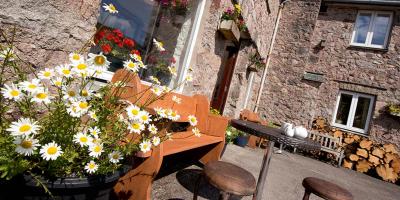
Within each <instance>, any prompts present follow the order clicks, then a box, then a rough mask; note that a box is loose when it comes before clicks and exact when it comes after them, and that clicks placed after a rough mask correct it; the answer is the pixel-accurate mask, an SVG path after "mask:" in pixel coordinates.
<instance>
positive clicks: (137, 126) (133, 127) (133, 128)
mask: <svg viewBox="0 0 400 200" xmlns="http://www.w3.org/2000/svg"><path fill="white" fill-rule="evenodd" d="M144 129H145V125H144V124H142V123H140V122H138V121H134V122H131V123H130V124H129V126H128V130H129V131H130V132H131V133H132V132H133V133H137V134H140V132H141V131H143V130H144Z"/></svg>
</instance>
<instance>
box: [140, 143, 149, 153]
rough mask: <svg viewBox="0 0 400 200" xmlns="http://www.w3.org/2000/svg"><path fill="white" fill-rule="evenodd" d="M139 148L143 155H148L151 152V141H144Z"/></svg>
mask: <svg viewBox="0 0 400 200" xmlns="http://www.w3.org/2000/svg"><path fill="white" fill-rule="evenodd" d="M139 148H140V151H142V152H143V153H146V152H148V151H150V150H151V142H150V140H143V141H142V142H141V143H140V144H139Z"/></svg>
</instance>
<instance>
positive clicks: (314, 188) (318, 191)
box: [303, 177, 353, 200]
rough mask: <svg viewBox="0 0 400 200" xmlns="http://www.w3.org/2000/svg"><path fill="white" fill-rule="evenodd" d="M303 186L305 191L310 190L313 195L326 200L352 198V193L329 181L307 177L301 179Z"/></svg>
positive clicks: (350, 199) (346, 199) (349, 199)
mask: <svg viewBox="0 0 400 200" xmlns="http://www.w3.org/2000/svg"><path fill="white" fill-rule="evenodd" d="M303 186H304V188H305V189H306V191H307V190H308V191H310V192H311V193H314V194H315V195H317V196H319V197H322V198H324V199H328V200H352V199H353V195H352V194H351V193H350V192H349V191H347V190H346V189H344V188H342V187H340V186H338V185H336V184H333V183H331V182H328V181H325V180H322V179H319V178H315V177H307V178H305V179H304V180H303Z"/></svg>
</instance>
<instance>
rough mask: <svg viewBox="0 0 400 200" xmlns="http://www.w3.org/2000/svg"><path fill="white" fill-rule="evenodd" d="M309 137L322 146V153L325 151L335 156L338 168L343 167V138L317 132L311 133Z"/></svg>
mask: <svg viewBox="0 0 400 200" xmlns="http://www.w3.org/2000/svg"><path fill="white" fill-rule="evenodd" d="M308 137H309V138H310V139H312V140H315V141H317V142H319V143H320V144H321V151H325V152H328V153H331V154H333V155H335V158H336V161H337V163H338V165H337V166H338V167H340V166H341V164H342V160H343V154H344V150H343V149H342V148H340V147H341V146H342V138H341V137H340V138H337V137H333V136H330V135H325V134H321V133H317V132H313V131H312V132H310V133H309V135H308Z"/></svg>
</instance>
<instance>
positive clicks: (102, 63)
mask: <svg viewBox="0 0 400 200" xmlns="http://www.w3.org/2000/svg"><path fill="white" fill-rule="evenodd" d="M88 57H89V58H88V59H87V62H88V63H89V64H90V65H91V66H93V67H94V68H96V69H104V68H105V69H107V68H108V67H109V66H110V62H109V61H108V60H107V57H105V56H104V55H103V52H100V54H93V53H89V54H88Z"/></svg>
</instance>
